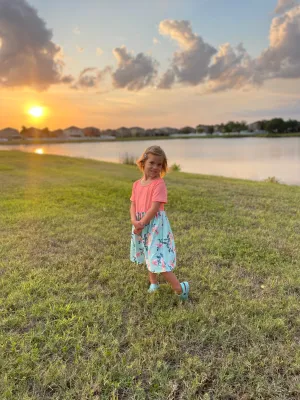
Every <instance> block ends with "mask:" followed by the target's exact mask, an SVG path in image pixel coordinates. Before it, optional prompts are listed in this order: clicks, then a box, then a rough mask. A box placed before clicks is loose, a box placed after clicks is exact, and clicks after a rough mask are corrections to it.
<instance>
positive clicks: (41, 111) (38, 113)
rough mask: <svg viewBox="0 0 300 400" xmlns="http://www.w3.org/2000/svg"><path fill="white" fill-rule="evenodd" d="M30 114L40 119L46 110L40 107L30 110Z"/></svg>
mask: <svg viewBox="0 0 300 400" xmlns="http://www.w3.org/2000/svg"><path fill="white" fill-rule="evenodd" d="M28 114H29V115H31V116H32V117H35V118H40V117H42V116H43V115H44V109H43V107H40V106H34V107H31V108H30V109H29V110H28Z"/></svg>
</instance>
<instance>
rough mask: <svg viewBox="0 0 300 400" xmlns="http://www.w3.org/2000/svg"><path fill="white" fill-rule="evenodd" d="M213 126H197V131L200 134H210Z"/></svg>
mask: <svg viewBox="0 0 300 400" xmlns="http://www.w3.org/2000/svg"><path fill="white" fill-rule="evenodd" d="M210 130H211V126H210V125H197V127H196V131H197V132H199V133H210Z"/></svg>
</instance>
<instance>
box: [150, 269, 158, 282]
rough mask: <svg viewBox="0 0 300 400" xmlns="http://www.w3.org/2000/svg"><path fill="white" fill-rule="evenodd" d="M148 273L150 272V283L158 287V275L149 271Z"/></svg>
mask: <svg viewBox="0 0 300 400" xmlns="http://www.w3.org/2000/svg"><path fill="white" fill-rule="evenodd" d="M148 272H149V281H150V283H153V284H154V285H157V284H158V281H157V274H154V273H153V272H150V271H148Z"/></svg>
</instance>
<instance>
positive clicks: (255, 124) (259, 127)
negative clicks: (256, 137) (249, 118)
mask: <svg viewBox="0 0 300 400" xmlns="http://www.w3.org/2000/svg"><path fill="white" fill-rule="evenodd" d="M248 130H249V131H250V132H253V131H260V130H262V122H261V121H256V122H253V123H252V124H249V125H248Z"/></svg>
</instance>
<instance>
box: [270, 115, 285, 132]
mask: <svg viewBox="0 0 300 400" xmlns="http://www.w3.org/2000/svg"><path fill="white" fill-rule="evenodd" d="M266 130H267V131H268V132H278V133H283V132H284V131H285V122H284V120H283V119H282V118H273V119H271V120H270V121H268V122H267V124H266Z"/></svg>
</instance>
